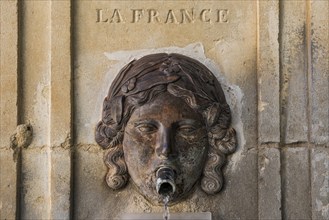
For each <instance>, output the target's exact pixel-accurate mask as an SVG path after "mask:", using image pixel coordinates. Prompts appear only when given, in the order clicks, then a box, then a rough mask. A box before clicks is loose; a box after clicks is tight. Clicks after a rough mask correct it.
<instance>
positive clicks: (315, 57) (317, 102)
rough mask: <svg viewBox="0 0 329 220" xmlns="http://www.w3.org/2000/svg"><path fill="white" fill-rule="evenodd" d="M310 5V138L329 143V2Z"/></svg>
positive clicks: (314, 141) (312, 2)
mask: <svg viewBox="0 0 329 220" xmlns="http://www.w3.org/2000/svg"><path fill="white" fill-rule="evenodd" d="M310 6H311V7H312V11H311V12H310V24H309V25H310V27H309V29H310V42H309V43H310V59H311V60H310V62H309V69H310V77H309V89H310V91H309V98H310V109H309V110H310V141H311V142H312V143H314V144H327V145H328V143H329V60H328V57H329V32H328V29H329V2H328V1H311V2H310Z"/></svg>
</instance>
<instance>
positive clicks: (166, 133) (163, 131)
mask: <svg viewBox="0 0 329 220" xmlns="http://www.w3.org/2000/svg"><path fill="white" fill-rule="evenodd" d="M156 154H157V156H158V157H159V158H161V159H168V158H170V157H172V156H174V155H175V148H174V141H173V132H172V129H171V128H166V127H161V128H160V131H159V134H158V137H157V143H156Z"/></svg>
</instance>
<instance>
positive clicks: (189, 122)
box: [175, 118, 204, 127]
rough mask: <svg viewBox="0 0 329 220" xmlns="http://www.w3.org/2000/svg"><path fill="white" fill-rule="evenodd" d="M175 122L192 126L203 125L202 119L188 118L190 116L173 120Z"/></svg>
mask: <svg viewBox="0 0 329 220" xmlns="http://www.w3.org/2000/svg"><path fill="white" fill-rule="evenodd" d="M175 124H176V125H194V126H198V127H202V126H204V123H202V121H200V120H195V119H190V118H188V119H182V120H179V121H177V122H175Z"/></svg>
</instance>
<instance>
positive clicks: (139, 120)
mask: <svg viewBox="0 0 329 220" xmlns="http://www.w3.org/2000/svg"><path fill="white" fill-rule="evenodd" d="M130 123H132V124H133V125H134V126H138V125H140V124H153V125H156V124H158V123H157V121H156V120H154V119H137V120H135V121H132V122H130Z"/></svg>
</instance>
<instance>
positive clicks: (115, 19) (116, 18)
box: [110, 9, 123, 23]
mask: <svg viewBox="0 0 329 220" xmlns="http://www.w3.org/2000/svg"><path fill="white" fill-rule="evenodd" d="M122 21H123V19H122V16H121V14H120V9H114V10H113V15H112V17H111V20H110V22H111V23H121V22H122Z"/></svg>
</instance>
